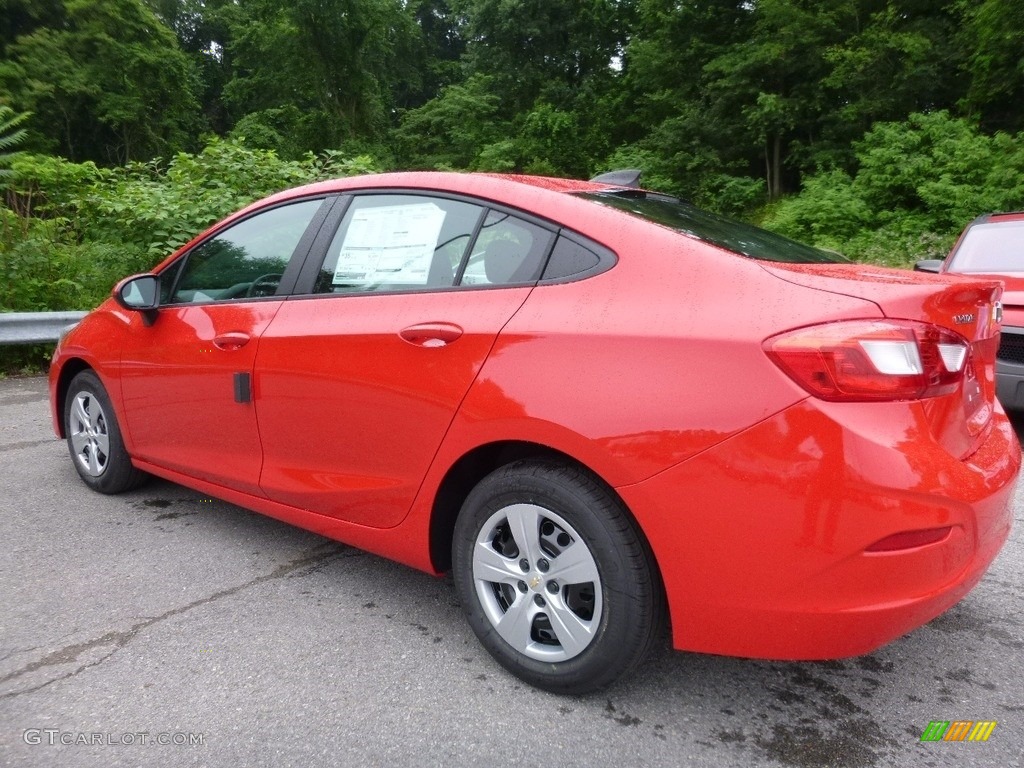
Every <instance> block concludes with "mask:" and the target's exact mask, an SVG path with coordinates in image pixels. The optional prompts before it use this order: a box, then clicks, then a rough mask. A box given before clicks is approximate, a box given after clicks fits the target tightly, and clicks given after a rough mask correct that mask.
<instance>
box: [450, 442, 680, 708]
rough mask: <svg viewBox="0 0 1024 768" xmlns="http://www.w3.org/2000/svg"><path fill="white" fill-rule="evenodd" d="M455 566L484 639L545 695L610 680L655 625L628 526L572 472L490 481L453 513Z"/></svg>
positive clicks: (647, 572) (582, 475) (637, 546)
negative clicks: (456, 513)
mask: <svg viewBox="0 0 1024 768" xmlns="http://www.w3.org/2000/svg"><path fill="white" fill-rule="evenodd" d="M452 563H453V570H454V577H455V586H456V590H457V591H458V595H459V599H460V601H461V603H462V606H463V610H464V611H465V613H466V617H467V619H468V621H469V624H470V626H471V627H472V629H473V631H474V632H475V633H476V635H477V637H478V638H479V639H480V642H481V643H482V644H483V645H484V647H485V648H486V649H487V650H488V652H490V654H491V655H492V656H493V657H494V658H495V659H496V660H497V661H498V662H499V663H501V664H502V665H503V666H504V667H505V668H506V669H508V670H509V671H510V672H512V673H513V674H515V675H517V676H518V677H520V678H522V679H523V680H525V681H527V682H529V683H530V684H532V685H535V686H537V687H539V688H543V689H545V690H549V691H553V692H557V693H585V692H587V691H592V690H595V689H599V688H603V687H605V686H607V685H610V684H611V683H612V682H614V681H615V680H616V679H617V678H619V677H620V676H621V675H623V674H625V673H626V672H627V671H629V670H630V669H632V668H633V667H634V666H636V664H638V663H639V662H640V661H641V659H642V658H643V657H644V656H645V655H646V653H647V650H648V648H649V647H650V645H651V644H652V642H653V641H654V639H655V637H656V634H657V632H658V630H659V628H660V626H661V621H660V616H661V612H662V603H661V596H660V589H659V587H658V581H657V578H656V573H655V570H654V568H653V566H652V564H651V558H650V555H649V552H648V549H647V547H646V545H645V543H644V541H643V539H642V537H641V535H640V533H639V531H638V530H637V528H636V525H635V523H634V522H633V520H632V518H631V517H630V515H629V513H628V512H627V511H626V509H625V508H624V507H623V505H622V504H621V502H620V501H619V500H618V499H617V498H616V497H615V496H614V494H613V493H612V492H611V490H610V489H608V488H606V487H605V486H604V485H602V484H601V483H599V482H598V481H597V480H596V479H595V478H594V477H592V476H591V475H590V474H588V473H587V472H585V471H584V470H582V469H579V468H577V467H574V466H570V465H565V464H561V463H557V462H551V461H520V462H515V463H513V464H509V465H507V466H505V467H502V468H500V469H498V470H496V471H494V472H493V473H491V474H490V475H488V476H487V477H485V478H484V479H483V480H482V481H480V483H479V484H478V485H477V486H476V488H474V489H473V491H472V492H471V493H470V495H469V497H468V498H467V499H466V502H465V504H464V505H463V507H462V510H461V512H460V513H459V518H458V521H457V522H456V525H455V536H454V540H453V545H452Z"/></svg>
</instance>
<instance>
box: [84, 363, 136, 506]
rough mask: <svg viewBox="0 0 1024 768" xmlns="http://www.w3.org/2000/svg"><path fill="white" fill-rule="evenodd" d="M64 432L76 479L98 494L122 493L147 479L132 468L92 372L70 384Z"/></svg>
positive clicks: (111, 409) (110, 408)
mask: <svg viewBox="0 0 1024 768" xmlns="http://www.w3.org/2000/svg"><path fill="white" fill-rule="evenodd" d="M64 432H65V434H66V435H67V443H68V451H69V452H70V454H71V463H72V464H74V466H75V469H76V470H77V471H78V475H79V477H81V478H82V480H83V481H84V482H85V484H86V485H88V486H89V487H90V488H92V489H93V490H94V491H99V492H100V493H110V494H113V493H122V492H124V491H128V490H131V489H132V488H135V487H137V486H138V485H140V484H141V483H143V482H144V481H145V480H146V479H147V478H148V477H149V475H147V474H146V473H145V472H143V471H142V470H140V469H136V468H135V467H134V466H132V460H131V458H130V457H129V456H128V452H127V451H126V450H125V447H124V440H122V439H121V429H120V427H119V426H118V423H117V417H116V416H115V415H114V407H113V406H112V405H111V403H110V397H109V396H108V395H107V390H106V389H104V387H103V384H102V383H101V382H100V380H99V377H98V376H97V375H96V374H95V373H93V372H92V371H82V372H81V373H79V374H77V375H76V376H75V378H73V379H72V380H71V384H70V385H69V386H68V391H67V395H66V396H65V398H64Z"/></svg>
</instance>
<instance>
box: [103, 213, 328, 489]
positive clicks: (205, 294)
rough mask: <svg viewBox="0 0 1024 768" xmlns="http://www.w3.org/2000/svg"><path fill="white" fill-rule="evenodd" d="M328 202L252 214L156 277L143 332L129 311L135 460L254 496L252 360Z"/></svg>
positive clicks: (127, 365) (128, 384)
mask: <svg viewBox="0 0 1024 768" xmlns="http://www.w3.org/2000/svg"><path fill="white" fill-rule="evenodd" d="M332 202H333V201H326V202H325V201H324V200H321V199H316V200H306V201H300V202H296V203H292V204H289V205H282V206H276V207H274V208H271V209H268V210H264V211H259V212H256V213H255V214H253V215H251V216H248V217H246V218H245V219H243V220H242V221H239V222H236V223H233V224H231V225H230V226H228V227H226V228H224V229H222V230H221V231H219V232H216V233H214V234H213V235H211V236H210V237H208V238H206V239H205V240H204V241H202V242H201V243H199V244H198V245H196V246H195V247H194V248H192V249H191V250H190V251H189V252H188V253H187V254H186V255H185V256H183V257H182V258H181V259H179V260H178V261H177V262H175V263H174V264H172V265H171V266H170V267H169V268H168V269H165V270H164V271H163V273H162V274H161V293H162V296H161V306H160V309H159V310H158V312H157V317H156V319H155V321H154V322H153V323H152V325H149V326H147V325H145V323H144V322H143V316H142V314H141V313H133V315H134V317H133V319H132V328H131V331H130V332H129V334H128V335H127V341H126V342H125V344H124V347H123V351H122V361H121V362H122V371H123V375H122V380H121V381H122V397H123V402H124V408H125V416H126V419H125V420H126V424H127V428H128V430H129V435H130V437H131V439H132V455H133V456H134V457H135V458H138V459H142V460H144V461H148V462H151V463H152V464H156V465H158V466H161V467H166V468H167V469H171V470H174V471H178V472H183V473H185V474H188V475H191V476H193V477H198V478H200V479H203V480H208V481H210V482H214V483H217V484H220V485H225V486H228V487H232V488H238V489H241V490H244V491H247V492H250V493H260V491H259V473H260V467H261V465H262V460H263V454H262V450H261V446H260V438H259V433H258V430H257V424H256V410H255V407H254V405H253V402H252V395H253V391H252V370H253V362H254V360H255V358H256V350H257V346H258V343H259V338H260V336H261V335H262V334H263V332H264V331H265V330H266V328H267V326H268V324H269V323H270V321H271V320H272V319H273V317H274V315H275V314H277V312H278V310H279V309H280V308H281V304H282V299H281V298H278V296H277V294H278V292H279V291H283V290H285V289H286V286H282V283H286V282H288V281H289V280H290V281H291V282H294V277H295V274H297V272H298V268H299V266H300V262H301V259H302V257H303V256H304V255H305V254H306V252H308V250H309V244H310V243H311V242H312V238H313V235H315V230H316V228H317V227H318V226H319V224H321V223H322V222H323V218H324V215H325V213H326V208H327V207H329V206H330V204H331V203H332ZM292 273H295V274H292Z"/></svg>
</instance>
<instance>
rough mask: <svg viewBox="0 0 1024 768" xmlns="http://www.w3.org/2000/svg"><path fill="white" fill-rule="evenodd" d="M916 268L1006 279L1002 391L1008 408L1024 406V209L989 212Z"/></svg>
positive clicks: (999, 373)
mask: <svg viewBox="0 0 1024 768" xmlns="http://www.w3.org/2000/svg"><path fill="white" fill-rule="evenodd" d="M915 269H918V270H921V271H925V272H938V273H940V274H951V275H970V276H971V277H975V278H978V277H981V278H984V279H988V280H1000V281H1002V283H1003V285H1004V292H1003V305H1004V306H1003V309H1004V317H1003V326H1002V335H1001V337H1000V343H999V351H998V352H996V395H997V396H998V398H999V402H1001V403H1002V404H1003V406H1004V407H1005V408H1010V409H1013V410H1024V212H1021V211H1018V212H1016V213H986V214H984V215H983V216H979V217H978V218H976V219H975V220H974V221H972V222H971V223H970V224H968V225H967V227H966V228H965V229H964V231H963V232H962V233H961V234H960V237H959V239H958V240H957V241H956V244H955V245H954V246H953V250H951V251H950V252H949V255H948V256H947V257H946V258H945V259H925V260H923V261H919V262H917V264H916V265H915Z"/></svg>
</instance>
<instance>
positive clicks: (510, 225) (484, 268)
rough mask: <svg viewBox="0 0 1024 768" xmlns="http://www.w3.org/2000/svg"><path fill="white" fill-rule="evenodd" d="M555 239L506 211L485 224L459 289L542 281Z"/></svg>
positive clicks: (490, 216) (490, 215)
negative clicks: (461, 286)
mask: <svg viewBox="0 0 1024 768" xmlns="http://www.w3.org/2000/svg"><path fill="white" fill-rule="evenodd" d="M553 238H554V235H553V234H552V233H551V232H549V231H548V230H546V229H544V228H542V227H538V226H537V225H535V224H531V223H530V222H528V221H523V220H522V219H519V218H517V217H515V216H512V215H511V214H508V213H504V212H502V211H490V212H489V213H488V214H487V218H486V219H485V220H484V225H483V227H481V229H480V234H479V235H478V236H477V239H476V242H475V243H474V244H473V251H472V253H470V256H469V261H468V262H467V263H466V268H465V270H464V271H463V273H462V275H461V277H460V280H459V285H514V284H519V283H532V282H536V280H537V278H538V277H540V271H541V268H542V267H543V265H544V259H545V258H547V255H548V251H549V250H550V248H551V241H552V239H553Z"/></svg>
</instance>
